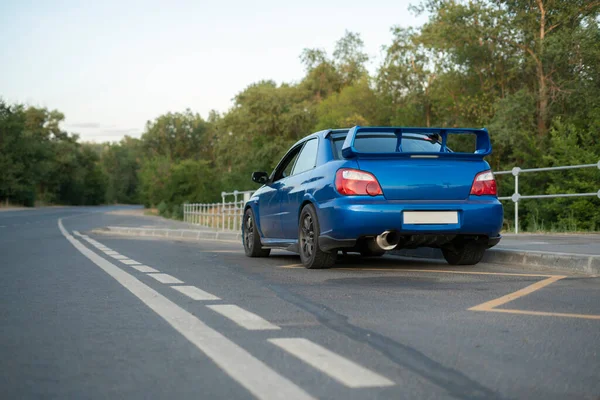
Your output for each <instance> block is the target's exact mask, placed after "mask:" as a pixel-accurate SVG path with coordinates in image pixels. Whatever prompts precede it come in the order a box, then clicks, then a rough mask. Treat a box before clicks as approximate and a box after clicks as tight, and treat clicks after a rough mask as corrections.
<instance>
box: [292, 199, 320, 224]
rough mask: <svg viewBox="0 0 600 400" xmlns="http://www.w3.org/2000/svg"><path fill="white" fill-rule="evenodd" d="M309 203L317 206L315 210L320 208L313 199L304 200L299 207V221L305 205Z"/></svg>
mask: <svg viewBox="0 0 600 400" xmlns="http://www.w3.org/2000/svg"><path fill="white" fill-rule="evenodd" d="M307 204H310V205H312V206H313V207H314V208H315V210H318V208H317V205H316V204H315V203H314V202H313V201H311V200H308V199H305V200H304V201H303V202H302V204H300V208H298V215H297V219H298V222H300V215H301V214H302V210H303V209H304V207H305V206H306V205H307Z"/></svg>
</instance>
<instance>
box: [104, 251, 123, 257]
mask: <svg viewBox="0 0 600 400" xmlns="http://www.w3.org/2000/svg"><path fill="white" fill-rule="evenodd" d="M102 251H103V252H105V253H106V254H108V255H109V256H120V255H121V254H119V252H118V251H114V250H102Z"/></svg>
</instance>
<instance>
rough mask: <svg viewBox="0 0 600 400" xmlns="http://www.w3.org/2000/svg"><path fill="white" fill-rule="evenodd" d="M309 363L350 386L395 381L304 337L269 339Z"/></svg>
mask: <svg viewBox="0 0 600 400" xmlns="http://www.w3.org/2000/svg"><path fill="white" fill-rule="evenodd" d="M268 340H269V342H271V343H273V344H274V345H276V346H278V347H280V348H282V349H283V350H285V351H287V352H288V353H290V354H292V355H294V356H295V357H297V358H299V359H300V360H302V361H304V362H305V363H307V364H308V365H310V366H312V367H314V368H316V369H318V370H319V371H321V372H323V373H325V374H327V375H329V376H330V377H332V378H333V379H335V380H336V381H338V382H340V383H341V384H343V385H345V386H348V387H350V388H364V387H380V386H393V385H395V383H394V382H392V381H391V380H389V379H387V378H386V377H383V376H381V375H379V374H376V373H374V372H373V371H370V370H368V369H366V368H364V367H362V366H360V365H358V364H356V363H355V362H353V361H350V360H348V359H347V358H344V357H342V356H340V355H338V354H336V353H334V352H332V351H330V350H327V349H326V348H325V347H323V346H320V345H318V344H316V343H313V342H311V341H310V340H307V339H302V338H281V339H268Z"/></svg>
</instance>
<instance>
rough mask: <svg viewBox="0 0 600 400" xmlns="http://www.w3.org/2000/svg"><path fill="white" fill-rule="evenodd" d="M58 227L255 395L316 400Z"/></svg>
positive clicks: (73, 242) (98, 263)
mask: <svg viewBox="0 0 600 400" xmlns="http://www.w3.org/2000/svg"><path fill="white" fill-rule="evenodd" d="M58 227H59V228H60V231H61V232H62V234H63V235H64V236H65V237H66V238H67V240H69V242H71V244H73V246H75V248H77V250H79V251H80V252H81V253H82V254H83V255H84V256H86V257H87V258H88V259H90V260H91V261H92V262H93V263H94V264H96V265H97V266H98V267H100V268H101V269H102V270H104V272H106V273H107V274H109V275H110V276H112V277H113V278H114V279H115V280H116V281H117V282H119V283H120V284H121V285H122V286H123V287H125V288H126V289H127V290H129V291H130V292H131V293H132V294H133V295H135V296H136V297H137V298H139V299H140V300H141V301H142V302H144V304H146V305H147V306H148V307H150V308H151V309H152V310H153V311H154V312H156V313H157V314H158V315H159V316H160V317H162V318H163V319H164V320H165V321H167V323H169V324H170V325H171V326H172V327H173V328H174V329H176V330H177V331H178V332H179V333H181V334H182V335H183V336H184V337H185V338H187V339H188V340H189V341H190V342H191V343H192V344H194V345H195V346H196V347H197V348H198V349H199V350H200V351H202V352H203V353H204V354H206V355H207V356H208V357H209V358H210V359H212V360H213V361H214V362H215V364H217V365H218V366H219V367H220V368H221V369H222V370H223V371H224V372H225V373H226V374H228V375H229V376H230V377H232V378H233V379H234V380H236V381H237V382H239V383H240V384H241V385H242V386H244V387H245V388H246V389H247V390H248V391H249V392H250V393H252V394H253V395H254V396H255V397H256V398H258V399H260V400H267V399H273V398H283V399H286V400H296V399H297V400H314V398H313V397H311V396H310V395H309V394H308V393H306V392H305V391H304V390H302V389H301V388H300V387H298V386H297V385H295V384H294V383H293V382H291V381H290V380H288V379H287V378H285V377H283V376H281V375H279V374H278V373H277V372H275V371H274V370H273V369H271V368H270V367H269V366H268V365H266V364H265V363H263V362H262V361H260V360H258V359H257V358H255V357H254V356H253V355H252V354H250V353H248V352H247V351H246V350H244V349H243V348H242V347H240V346H238V345H237V344H235V343H234V342H232V341H231V340H229V339H227V338H226V337H225V336H223V335H222V334H221V333H219V332H218V331H216V330H214V329H212V328H211V327H209V326H208V325H206V324H205V323H204V322H202V321H201V320H199V319H198V318H197V317H196V316H194V315H192V314H191V313H189V312H188V311H186V310H184V309H183V308H181V307H179V306H178V305H177V304H175V303H173V302H172V301H171V300H169V299H167V298H166V297H165V296H163V295H161V294H160V293H158V292H157V291H156V290H154V289H152V288H151V287H149V286H148V285H145V284H144V283H142V282H140V281H139V280H137V279H136V278H135V277H134V276H132V275H130V274H128V273H127V272H125V271H123V270H122V269H121V268H119V267H117V266H116V265H114V264H112V263H111V262H109V261H107V260H106V259H104V258H102V257H100V256H99V255H98V254H96V253H94V252H93V251H92V250H90V249H88V248H87V247H85V246H84V245H83V244H82V243H81V242H80V241H78V240H77V239H75V238H74V237H73V236H71V235H69V233H68V232H67V231H66V230H65V228H64V226H63V225H62V221H61V220H58Z"/></svg>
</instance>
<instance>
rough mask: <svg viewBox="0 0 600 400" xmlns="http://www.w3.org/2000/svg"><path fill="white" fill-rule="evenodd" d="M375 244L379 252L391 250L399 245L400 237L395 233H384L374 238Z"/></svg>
mask: <svg viewBox="0 0 600 400" xmlns="http://www.w3.org/2000/svg"><path fill="white" fill-rule="evenodd" d="M375 243H376V244H377V246H378V247H379V248H380V249H381V250H392V249H394V247H396V246H398V243H400V235H398V232H396V231H385V232H383V233H382V234H381V235H377V237H375Z"/></svg>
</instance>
